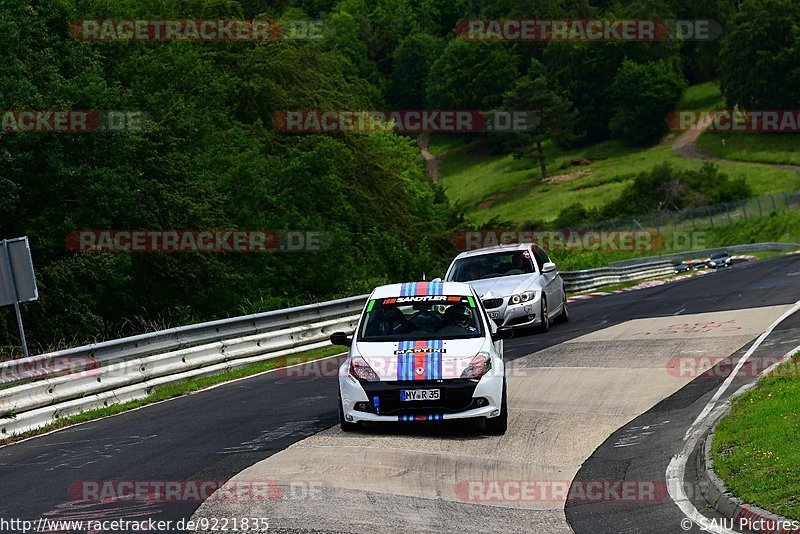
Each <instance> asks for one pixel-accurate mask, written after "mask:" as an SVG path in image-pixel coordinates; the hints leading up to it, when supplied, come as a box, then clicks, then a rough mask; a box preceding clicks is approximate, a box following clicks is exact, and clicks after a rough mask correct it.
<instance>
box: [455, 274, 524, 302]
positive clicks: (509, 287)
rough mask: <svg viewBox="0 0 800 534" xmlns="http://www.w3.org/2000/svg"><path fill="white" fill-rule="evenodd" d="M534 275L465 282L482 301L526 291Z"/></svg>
mask: <svg viewBox="0 0 800 534" xmlns="http://www.w3.org/2000/svg"><path fill="white" fill-rule="evenodd" d="M535 278H536V275H533V274H519V275H515V276H501V277H498V278H487V279H486V280H473V281H472V282H467V283H468V284H469V285H471V286H472V287H474V288H475V291H477V292H478V296H479V297H480V298H481V299H482V300H483V299H490V298H501V297H507V296H509V295H513V294H515V293H521V292H522V291H527V290H528V289H529V288H530V287H531V286H532V283H531V282H532V281H534V280H535Z"/></svg>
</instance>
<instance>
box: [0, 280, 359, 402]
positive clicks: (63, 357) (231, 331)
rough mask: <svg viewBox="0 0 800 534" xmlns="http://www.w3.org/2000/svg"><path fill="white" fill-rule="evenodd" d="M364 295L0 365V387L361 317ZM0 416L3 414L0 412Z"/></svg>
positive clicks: (116, 340)
mask: <svg viewBox="0 0 800 534" xmlns="http://www.w3.org/2000/svg"><path fill="white" fill-rule="evenodd" d="M367 296H368V295H359V296H356V297H348V298H343V299H337V300H331V301H327V302H320V303H317V304H307V305H304V306H297V307H294V308H287V309H283V310H275V311H269V312H264V313H257V314H252V315H243V316H240V317H231V318H229V319H221V320H218V321H210V322H206V323H198V324H194V325H188V326H180V327H176V328H170V329H167V330H160V331H158V332H151V333H148V334H141V335H138V336H131V337H125V338H121V339H114V340H111V341H104V342H101V343H94V344H91V345H84V346H81V347H75V348H72V349H66V350H60V351H56V352H49V353H47V354H40V355H38V356H30V357H28V358H19V359H16V360H9V361H5V362H0V387H6V386H10V385H15V384H20V383H23V382H25V381H28V380H35V379H39V378H41V377H42V376H48V375H51V374H53V372H58V371H59V370H63V369H69V368H70V366H71V364H72V363H77V364H78V365H80V366H81V367H87V368H88V367H102V366H106V365H111V364H114V363H116V362H120V361H125V360H129V359H132V358H137V357H143V356H150V355H154V354H159V353H162V352H168V351H173V350H178V349H181V348H186V347H192V346H195V345H199V344H202V343H207V342H211V341H220V340H224V339H230V338H235V337H241V336H246V335H254V334H258V333H261V332H266V331H274V330H279V329H281V328H289V327H292V326H297V325H303V324H308V323H311V322H314V321H319V320H323V319H333V318H336V317H342V316H345V315H352V314H354V313H357V312H360V311H361V308H363V307H364V304H365V303H366V300H367ZM0 415H2V412H0Z"/></svg>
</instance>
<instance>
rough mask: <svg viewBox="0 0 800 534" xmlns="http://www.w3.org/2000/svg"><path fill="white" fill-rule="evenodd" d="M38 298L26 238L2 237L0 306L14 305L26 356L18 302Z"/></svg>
mask: <svg viewBox="0 0 800 534" xmlns="http://www.w3.org/2000/svg"><path fill="white" fill-rule="evenodd" d="M38 298H39V290H38V289H37V287H36V275H35V274H34V272H33V259H32V258H31V247H30V246H29V245H28V238H27V237H17V238H15V239H3V240H2V241H0V306H8V305H9V304H13V305H14V311H15V312H16V314H17V326H18V327H19V337H20V338H21V339H22V352H23V354H24V355H25V356H28V344H27V342H26V341H25V329H24V328H23V327H22V315H21V313H20V311H19V303H20V302H30V301H32V300H36V299H38Z"/></svg>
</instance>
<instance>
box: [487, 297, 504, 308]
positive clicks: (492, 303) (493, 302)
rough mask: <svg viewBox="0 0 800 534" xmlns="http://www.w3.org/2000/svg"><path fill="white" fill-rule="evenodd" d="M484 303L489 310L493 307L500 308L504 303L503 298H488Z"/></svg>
mask: <svg viewBox="0 0 800 534" xmlns="http://www.w3.org/2000/svg"><path fill="white" fill-rule="evenodd" d="M483 305H484V306H485V307H486V309H487V310H491V309H493V308H499V307H500V306H502V305H503V299H486V300H484V301H483Z"/></svg>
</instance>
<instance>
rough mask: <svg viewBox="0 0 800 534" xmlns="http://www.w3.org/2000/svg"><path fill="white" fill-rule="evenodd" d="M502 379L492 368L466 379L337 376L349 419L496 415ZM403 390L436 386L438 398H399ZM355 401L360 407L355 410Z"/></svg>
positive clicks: (373, 419)
mask: <svg viewBox="0 0 800 534" xmlns="http://www.w3.org/2000/svg"><path fill="white" fill-rule="evenodd" d="M504 380H505V378H504V376H503V375H502V374H500V373H496V374H495V373H492V372H491V371H490V372H489V373H488V374H486V375H484V376H483V377H482V378H481V379H480V380H479V381H475V380H465V379H449V380H412V381H379V382H361V381H359V380H356V379H355V378H353V377H351V376H350V375H349V374H348V375H345V376H343V377H341V378H340V379H339V388H340V391H341V394H342V410H343V411H344V416H345V419H346V420H347V421H349V422H358V421H373V422H398V421H441V420H447V419H469V418H473V417H497V416H498V415H500V405H501V402H502V396H503V382H504ZM402 389H438V390H440V395H441V399H440V400H437V401H401V400H400V390H402ZM356 404H360V405H362V409H360V410H356V409H355V407H356Z"/></svg>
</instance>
